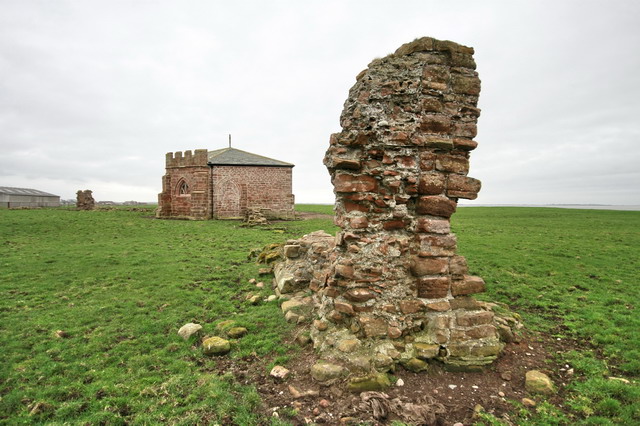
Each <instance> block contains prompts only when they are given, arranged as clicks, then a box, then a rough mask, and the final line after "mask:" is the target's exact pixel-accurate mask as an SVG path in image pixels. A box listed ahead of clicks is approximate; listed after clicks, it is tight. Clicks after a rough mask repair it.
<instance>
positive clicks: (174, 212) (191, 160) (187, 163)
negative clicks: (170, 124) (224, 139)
mask: <svg viewBox="0 0 640 426" xmlns="http://www.w3.org/2000/svg"><path fill="white" fill-rule="evenodd" d="M209 173H210V170H209V166H207V150H206V149H197V150H195V152H194V153H193V154H192V153H191V151H185V152H184V154H183V153H182V152H176V153H175V154H174V153H168V154H167V158H166V174H165V175H164V176H163V177H162V192H161V193H160V194H158V212H157V216H158V217H160V218H185V219H210V218H211V186H210V185H209ZM182 182H185V183H186V184H187V186H188V191H187V192H188V193H187V194H180V190H179V189H180V186H181V184H182Z"/></svg>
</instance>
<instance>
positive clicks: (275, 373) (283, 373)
mask: <svg viewBox="0 0 640 426" xmlns="http://www.w3.org/2000/svg"><path fill="white" fill-rule="evenodd" d="M269 375H270V376H271V377H274V378H276V379H279V380H284V379H286V378H287V377H288V376H289V370H287V369H286V368H284V367H283V366H281V365H276V366H275V367H273V368H272V369H271V372H270V373H269Z"/></svg>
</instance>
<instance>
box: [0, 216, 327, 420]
mask: <svg viewBox="0 0 640 426" xmlns="http://www.w3.org/2000/svg"><path fill="white" fill-rule="evenodd" d="M150 215H151V212H150V211H149V212H129V211H123V210H122V209H117V210H113V211H91V212H80V211H69V210H64V209H57V210H55V209H54V210H31V211H25V210H20V211H13V210H2V211H0V267H1V269H2V274H1V275H0V289H1V291H2V296H3V297H2V299H1V300H0V347H2V351H0V397H1V399H0V419H5V420H7V419H11V423H32V422H49V421H56V422H65V421H72V422H89V423H100V422H107V423H115V424H118V423H122V422H125V421H127V422H131V421H135V422H140V423H145V422H161V421H163V422H178V423H184V424H189V423H197V422H203V421H212V422H220V423H227V424H228V423H229V422H230V421H232V422H235V423H239V424H252V423H257V422H258V421H259V418H258V417H257V414H256V411H255V408H256V406H257V404H258V401H259V398H258V396H257V393H256V391H255V389H254V388H253V387H251V386H241V385H239V384H237V383H234V382H233V380H230V379H229V377H224V376H218V375H216V373H213V372H212V371H215V364H216V359H215V358H210V357H205V356H203V355H202V354H201V353H200V351H199V350H194V349H193V348H192V345H193V342H184V341H183V340H182V339H181V338H180V337H178V336H177V334H176V332H177V330H178V328H179V327H180V326H182V325H183V324H185V323H187V322H197V323H200V324H203V326H204V327H205V332H207V333H208V334H212V335H213V334H214V333H215V324H216V323H218V322H220V321H222V320H226V319H233V320H235V321H236V322H237V323H238V325H243V326H245V327H247V328H248V329H249V334H248V335H247V336H246V337H244V338H242V339H240V340H238V341H237V342H234V343H235V347H234V350H233V352H232V355H231V357H236V358H241V357H243V356H247V355H249V354H252V353H255V354H257V355H258V356H259V357H264V358H265V361H266V362H268V360H269V359H273V358H278V357H281V358H282V357H286V354H287V353H288V352H289V351H290V349H291V348H289V347H287V346H286V345H284V344H283V343H282V340H281V339H282V337H283V336H285V335H286V333H287V332H288V331H289V328H290V326H289V325H288V324H287V323H286V322H285V321H284V320H283V318H282V315H281V314H280V312H279V308H278V304H277V302H272V303H263V304H260V305H258V306H250V305H248V304H247V302H245V300H244V295H245V294H246V293H247V292H249V291H252V292H256V288H255V287H254V286H252V285H250V284H248V280H249V279H250V278H253V277H257V270H258V268H259V266H258V265H255V264H253V263H252V262H248V261H247V255H248V253H249V252H250V250H251V249H252V248H258V247H262V246H263V245H265V244H267V243H270V242H273V241H282V240H286V239H288V238H295V237H298V236H299V235H301V234H302V233H307V232H310V231H313V230H315V229H317V228H315V227H313V228H308V227H309V226H315V224H308V223H305V222H289V223H286V224H285V225H284V226H280V225H278V226H273V227H271V228H266V229H265V228H244V227H241V226H239V225H240V223H239V222H233V221H206V222H191V221H163V220H154V219H151V218H149V216H150ZM328 230H331V229H329V228H328ZM263 294H264V295H265V296H266V295H267V294H268V290H267V289H265V290H263ZM57 330H63V331H64V332H65V333H67V334H68V335H69V337H68V338H57V337H55V332H56V331H57ZM266 362H265V364H266ZM239 400H241V401H243V403H242V404H239V403H238V401H239ZM36 406H37V407H36ZM34 408H36V409H35V410H34ZM31 411H33V414H31V415H30V412H31ZM207 419H208V420H207ZM0 421H1V420H0Z"/></svg>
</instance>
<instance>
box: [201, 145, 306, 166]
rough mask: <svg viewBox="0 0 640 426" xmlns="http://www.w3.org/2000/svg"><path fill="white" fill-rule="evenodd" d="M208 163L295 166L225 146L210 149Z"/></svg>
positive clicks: (218, 164)
mask: <svg viewBox="0 0 640 426" xmlns="http://www.w3.org/2000/svg"><path fill="white" fill-rule="evenodd" d="M208 163H209V164H210V165H213V166H270V167H294V165H293V164H291V163H285V162H284V161H280V160H274V159H273V158H268V157H263V156H262V155H257V154H252V153H250V152H247V151H242V150H240V149H235V148H223V149H216V150H214V151H209V160H208Z"/></svg>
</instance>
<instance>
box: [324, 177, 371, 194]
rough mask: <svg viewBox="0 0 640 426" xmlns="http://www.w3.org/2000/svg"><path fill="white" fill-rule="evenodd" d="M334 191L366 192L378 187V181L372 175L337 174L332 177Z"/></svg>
mask: <svg viewBox="0 0 640 426" xmlns="http://www.w3.org/2000/svg"><path fill="white" fill-rule="evenodd" d="M333 187H334V188H335V190H336V192H367V191H375V190H376V189H377V188H378V181H377V180H376V179H375V178H374V177H372V176H366V175H349V174H338V175H336V176H335V178H334V179H333Z"/></svg>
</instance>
